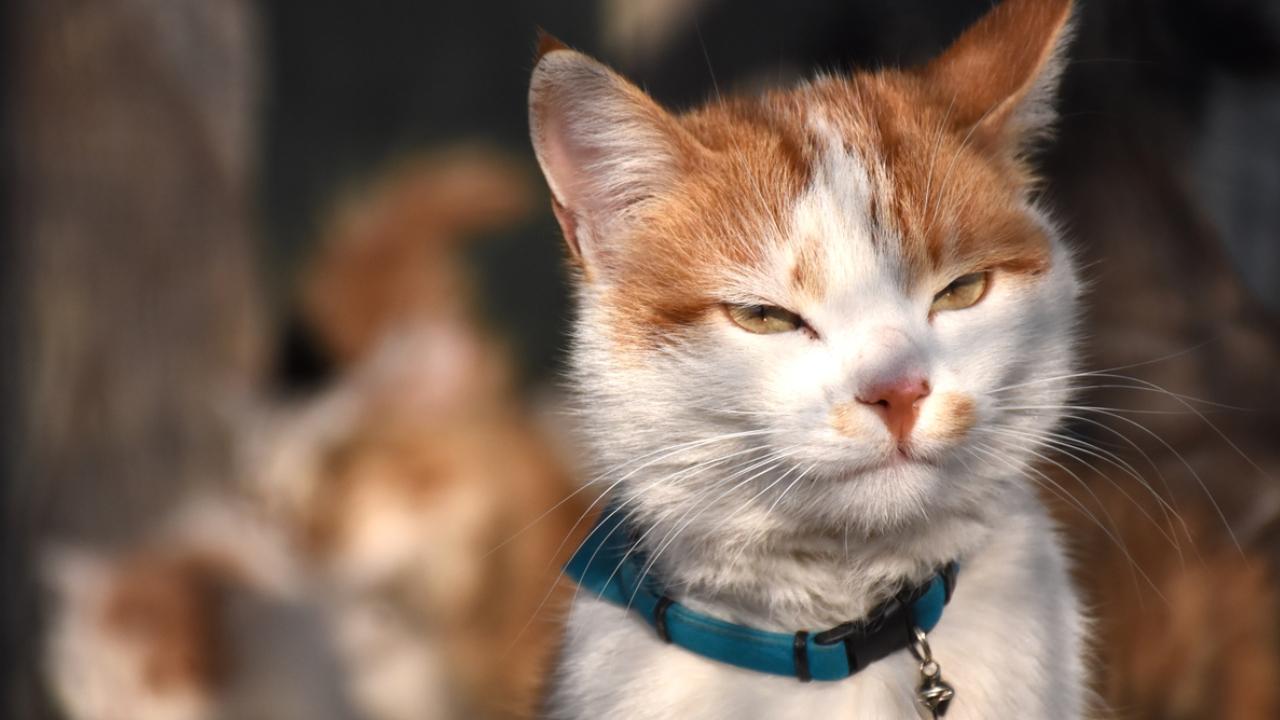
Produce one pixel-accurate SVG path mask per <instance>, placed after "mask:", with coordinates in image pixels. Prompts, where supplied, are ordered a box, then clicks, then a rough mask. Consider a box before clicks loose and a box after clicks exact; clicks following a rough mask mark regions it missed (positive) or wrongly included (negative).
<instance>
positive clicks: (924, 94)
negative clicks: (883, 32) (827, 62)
mask: <svg viewBox="0 0 1280 720" xmlns="http://www.w3.org/2000/svg"><path fill="white" fill-rule="evenodd" d="M800 93H801V96H800V101H801V102H803V103H805V104H806V105H808V106H810V107H811V108H813V111H814V112H815V113H820V114H821V116H822V117H823V119H824V121H826V124H827V125H828V126H829V127H830V128H831V129H832V130H833V131H834V132H835V133H837V134H838V136H839V138H838V139H839V140H840V142H841V148H842V149H843V151H844V152H847V153H850V154H853V155H855V156H857V157H858V158H859V159H860V160H861V161H862V162H863V163H864V164H865V165H866V166H867V169H868V173H869V177H870V180H871V183H872V186H873V196H872V200H871V207H869V208H868V216H869V217H871V218H872V219H873V221H874V222H875V224H876V226H877V227H875V228H872V235H873V237H875V238H876V239H877V240H884V239H886V238H892V239H894V240H895V241H896V242H898V243H899V247H898V250H899V251H900V254H901V256H902V258H903V260H904V261H905V263H904V264H905V267H906V270H907V272H908V277H907V278H906V281H907V284H908V286H914V285H916V284H918V283H920V282H927V281H934V282H936V281H937V279H938V276H941V277H944V278H949V277H951V276H954V275H957V274H963V273H965V272H972V271H976V270H982V269H996V268H999V269H1005V270H1011V271H1015V272H1039V271H1041V270H1043V269H1044V268H1045V267H1046V266H1047V264H1048V259H1049V249H1050V248H1049V242H1048V238H1047V237H1045V235H1044V233H1043V232H1042V231H1041V230H1040V229H1039V228H1038V227H1037V226H1036V225H1035V223H1034V222H1033V221H1032V220H1031V218H1030V217H1028V215H1027V214H1026V211H1025V209H1024V207H1023V206H1022V196H1023V194H1024V192H1025V190H1026V188H1027V187H1028V186H1029V185H1030V184H1031V183H1032V181H1033V178H1032V176H1031V174H1030V171H1029V169H1028V168H1027V167H1026V166H1024V165H1023V164H1021V163H1019V162H1016V161H1014V160H1011V159H1009V158H1007V157H1005V156H1002V155H1000V154H995V153H991V152H987V151H986V149H985V148H983V147H982V146H979V145H975V143H974V142H973V140H974V138H973V136H972V135H970V134H968V133H967V132H957V130H956V129H955V128H953V127H952V126H951V124H950V115H951V113H952V110H953V109H952V108H951V107H949V106H939V105H937V104H936V103H935V102H934V101H933V99H932V97H931V96H930V94H929V93H928V90H927V88H925V87H924V86H923V85H922V83H921V82H920V81H919V79H918V78H916V77H914V76H911V75H908V74H906V73H902V72H898V71H885V72H881V73H874V74H861V75H855V76H853V77H851V78H827V79H823V80H820V81H818V82H815V83H814V84H812V85H810V86H808V87H807V88H804V89H802V90H801V91H800Z"/></svg>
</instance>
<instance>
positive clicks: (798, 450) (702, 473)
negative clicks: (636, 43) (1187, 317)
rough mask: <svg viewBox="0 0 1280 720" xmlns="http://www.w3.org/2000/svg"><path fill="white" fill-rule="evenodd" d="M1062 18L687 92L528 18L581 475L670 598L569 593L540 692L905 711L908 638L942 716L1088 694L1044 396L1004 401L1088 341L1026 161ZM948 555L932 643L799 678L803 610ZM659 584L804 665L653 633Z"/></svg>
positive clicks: (1030, 3) (1064, 393)
mask: <svg viewBox="0 0 1280 720" xmlns="http://www.w3.org/2000/svg"><path fill="white" fill-rule="evenodd" d="M1070 24H1071V3H1070V2H1069V0H1005V2H1003V3H1001V4H1000V5H999V6H997V7H996V8H994V9H993V10H991V11H990V12H989V13H988V14H987V15H986V16H985V17H984V18H982V19H981V20H980V21H978V23H977V24H975V25H974V26H973V27H971V28H970V29H968V30H967V31H966V32H965V33H964V34H962V35H961V37H960V38H959V39H958V40H956V41H955V42H954V44H952V45H951V46H950V48H949V49H947V50H946V51H945V52H944V53H942V54H941V55H940V56H939V57H938V58H936V59H934V60H933V61H931V62H929V63H927V64H925V65H924V66H922V67H920V68H917V69H911V70H884V71H880V72H873V73H856V74H852V75H843V76H835V75H829V76H821V77H819V78H817V79H815V80H813V81H811V82H809V83H807V84H805V85H802V86H800V87H798V88H796V89H793V90H790V91H785V92H772V93H768V94H765V95H763V96H759V97H745V98H716V99H715V100H713V101H711V102H709V103H707V104H706V105H704V106H703V107H700V108H697V109H694V110H692V111H690V112H687V113H684V114H680V115H676V114H672V113H670V112H668V111H667V110H665V109H663V108H662V107H660V106H659V105H658V104H657V103H656V102H654V101H653V100H652V99H650V98H649V97H648V96H647V95H646V94H645V93H644V92H643V91H641V90H640V89H638V88H637V87H635V86H634V85H631V84H630V83H628V82H627V81H626V80H624V79H623V78H621V77H620V76H618V75H616V74H615V73H613V72H612V71H611V70H609V69H607V68H606V67H605V66H603V65H601V64H600V63H598V62H596V61H595V60H592V59H590V58H588V57H587V56H585V55H582V54H580V53H578V52H575V51H573V50H570V49H568V48H567V47H566V46H564V45H563V44H561V43H560V42H559V41H557V40H554V39H552V38H550V37H544V39H543V41H542V42H541V44H540V48H539V55H538V59H537V62H536V65H535V67H534V69H533V73H532V79H531V85H530V90H529V115H530V126H531V137H532V143H533V147H534V151H535V154H536V156H537V159H538V162H539V165H540V166H541V168H542V171H543V174H544V177H545V178H546V181H547V184H548V185H549V187H550V191H551V196H552V208H553V211H554V213H555V215H556V217H557V219H558V221H559V223H560V226H561V229H562V231H563V234H564V238H565V241H566V246H567V249H568V253H569V255H570V258H571V263H572V266H573V267H574V269H575V271H576V291H577V297H578V317H577V319H576V322H575V326H574V344H573V351H572V358H571V361H572V380H573V386H574V387H575V389H576V391H577V393H578V397H579V404H580V412H581V414H582V416H583V419H584V421H583V429H584V433H583V435H584V438H585V442H586V445H587V447H588V448H589V451H590V453H591V455H592V459H593V460H594V462H595V464H596V465H597V469H598V471H599V472H598V474H597V475H596V476H595V478H596V479H595V480H593V482H597V483H600V484H601V485H602V486H604V487H607V489H608V495H607V497H608V500H607V501H605V502H607V503H608V504H607V507H608V508H611V509H610V510H608V511H607V515H606V516H609V515H613V516H617V517H620V518H622V519H623V525H622V526H621V527H622V532H623V534H624V535H625V536H626V537H627V538H628V542H629V545H630V547H632V548H633V551H634V552H635V553H636V554H637V555H638V556H639V557H642V558H645V559H646V560H645V562H644V565H643V566H641V567H640V569H639V571H638V574H639V575H641V576H643V575H651V576H652V577H651V584H650V585H649V586H646V587H657V588H658V590H655V591H654V592H655V593H658V592H661V593H665V597H663V598H661V599H660V600H658V601H657V603H656V604H655V605H654V608H655V609H654V611H653V617H651V618H650V619H649V620H648V622H646V620H645V619H642V618H641V617H640V616H639V614H638V613H635V612H630V613H629V612H628V610H627V609H626V608H625V607H622V606H621V605H626V604H629V603H627V602H612V601H610V600H609V599H606V598H605V597H602V596H598V595H597V594H596V593H593V592H592V591H591V590H590V589H587V588H580V591H579V593H578V595H577V596H576V598H575V600H574V604H573V606H572V610H571V614H570V617H569V619H568V627H567V630H566V634H565V638H564V644H563V648H562V657H561V659H560V662H559V665H558V668H557V671H556V676H555V679H554V681H553V687H552V690H551V693H550V696H549V698H548V700H547V707H546V711H547V714H548V715H549V716H550V717H555V718H595V717H610V718H669V717H679V718H709V717H767V718H808V717H826V716H831V717H870V718H896V717H912V716H914V715H915V714H916V713H917V712H918V711H919V710H921V709H922V704H921V702H920V701H919V700H918V699H917V686H918V685H919V684H921V682H922V674H923V672H922V671H923V669H924V666H923V665H924V664H923V663H921V662H918V661H917V660H916V659H915V658H913V652H914V653H919V654H920V655H921V656H925V657H927V655H926V654H925V653H926V652H927V651H928V650H930V649H931V651H932V658H933V659H935V660H936V662H937V664H938V666H940V669H941V675H942V678H943V679H944V680H945V681H946V682H947V683H948V684H949V685H950V686H951V687H952V688H954V698H953V700H952V701H951V704H950V706H949V712H948V714H947V717H951V718H1015V717H1016V718H1074V717H1080V716H1082V715H1083V714H1084V713H1085V712H1086V711H1087V710H1088V709H1089V708H1090V705H1091V703H1092V699H1091V698H1090V697H1089V696H1088V693H1087V691H1086V689H1085V688H1086V670H1085V644H1086V642H1085V638H1086V634H1087V627H1088V623H1087V620H1086V618H1085V616H1084V614H1083V612H1082V610H1081V608H1080V606H1079V602H1078V600H1077V598H1076V594H1075V591H1074V590H1073V588H1072V586H1071V584H1070V580H1069V573H1068V563H1067V558H1066V553H1065V552H1064V549H1063V547H1062V543H1061V541H1060V540H1059V538H1058V537H1057V531H1056V528H1055V525H1054V524H1053V522H1052V521H1051V519H1050V517H1049V515H1048V513H1047V511H1046V509H1045V508H1044V507H1043V506H1042V504H1041V503H1040V501H1039V500H1038V497H1037V488H1036V485H1035V482H1034V478H1033V477H1032V476H1031V475H1030V474H1029V473H1028V468H1029V467H1030V465H1031V464H1032V462H1033V460H1034V459H1035V458H1034V455H1033V453H1032V452H1030V450H1031V449H1032V447H1033V445H1032V444H1031V443H1030V442H1029V441H1028V440H1025V439H1023V438H1029V437H1034V436H1035V435H1036V434H1037V433H1040V432H1043V431H1045V430H1047V429H1048V428H1050V427H1052V426H1053V425H1054V424H1055V423H1056V422H1057V418H1056V417H1054V416H1053V415H1052V414H1047V413H1039V414H1035V415H1028V414H1025V413H1020V412H1018V409H1019V408H1022V407H1027V406H1061V405H1063V403H1064V402H1066V400H1067V399H1068V397H1069V394H1070V387H1069V384H1068V382H1067V380H1066V378H1067V377H1068V376H1069V375H1070V374H1071V372H1072V370H1073V368H1074V367H1075V362H1076V358H1075V352H1074V348H1075V345H1076V338H1077V334H1078V329H1077V326H1076V325H1077V324H1076V314H1077V306H1078V302H1079V296H1080V294H1081V292H1082V283H1081V281H1080V280H1079V279H1078V278H1077V276H1076V272H1075V270H1074V264H1073V259H1072V253H1071V251H1070V249H1069V247H1068V246H1067V244H1066V241H1065V240H1064V238H1063V237H1062V233H1061V232H1060V230H1059V229H1058V228H1057V227H1056V226H1055V225H1054V223H1053V221H1052V219H1051V218H1050V217H1049V216H1048V215H1047V214H1046V213H1045V212H1044V211H1043V210H1041V209H1040V208H1039V207H1038V206H1037V205H1036V203H1035V190H1036V177H1035V174H1034V172H1033V170H1032V168H1031V165H1030V161H1029V159H1028V154H1029V153H1030V151H1031V150H1032V149H1033V148H1034V146H1035V143H1036V141H1037V140H1040V139H1041V138H1042V137H1043V136H1044V135H1045V134H1046V133H1047V132H1048V130H1049V129H1050V125H1051V123H1052V120H1053V112H1052V99H1053V95H1054V91H1055V87H1056V82H1057V79H1058V76H1059V74H1060V71H1061V66H1062V62H1061V58H1062V54H1063V48H1064V46H1065V44H1066V42H1067V40H1068V37H1069V35H1070ZM992 446H994V447H995V448H997V450H991V449H989V448H990V447H992ZM591 560H592V558H590V557H588V558H585V563H584V565H583V566H582V567H585V568H587V571H586V572H589V570H590V564H591ZM575 563H576V560H575ZM625 563H626V556H625V555H624V556H623V558H622V560H621V561H620V562H616V563H613V564H615V565H617V566H618V569H622V568H621V566H622V565H624V564H625ZM949 563H958V565H959V568H960V569H959V573H958V577H956V578H955V580H956V582H955V586H954V597H953V598H951V602H950V604H949V605H948V606H947V607H946V608H945V612H944V613H943V615H942V618H941V621H940V622H939V623H938V624H937V626H936V629H933V630H932V631H931V632H929V633H928V635H927V638H926V640H927V647H920V646H919V645H916V646H914V647H913V648H912V651H911V652H909V651H908V649H907V648H905V647H904V645H906V644H910V642H911V641H910V639H908V640H906V641H904V642H902V643H899V644H898V645H897V646H896V647H897V651H896V652H892V653H891V654H889V655H888V656H887V657H884V658H883V659H881V660H879V661H877V662H873V663H870V664H869V665H867V667H865V668H863V669H861V670H860V671H859V672H857V673H856V674H854V675H853V676H852V677H850V678H848V679H845V680H842V681H839V682H822V681H815V682H811V683H803V682H801V680H803V679H806V678H805V675H806V674H807V673H808V671H809V669H808V668H807V667H806V658H807V657H809V656H808V655H806V652H808V651H807V650H805V648H806V647H811V645H807V644H806V643H810V640H809V639H808V638H809V636H806V635H803V634H799V633H804V632H809V633H817V632H818V631H823V630H825V629H828V628H835V627H837V626H841V624H843V623H847V622H850V621H859V620H862V619H866V618H867V616H868V614H869V613H870V612H871V611H872V610H873V609H879V608H884V607H889V606H890V605H887V604H886V603H891V601H892V598H893V597H895V596H898V597H901V593H902V592H903V590H904V588H913V587H917V586H921V587H923V585H922V584H923V583H925V582H926V581H927V580H928V579H929V578H930V577H934V576H935V573H936V572H937V569H938V568H939V567H945V566H947V564H949ZM610 569H613V568H610ZM605 572H606V573H607V572H608V570H606V571H605ZM612 577H614V576H610V580H606V581H605V583H604V584H605V585H606V586H607V585H608V583H609V582H610V581H611V579H612ZM928 587H932V585H930V586H928ZM948 587H950V585H949V584H948ZM636 592H638V590H636V591H635V592H633V593H632V597H633V598H634V596H635V594H636ZM948 594H950V591H949V592H948ZM672 607H679V608H681V612H682V613H683V614H682V615H680V617H689V616H690V615H692V616H696V617H699V618H702V619H703V621H704V623H705V624H709V625H712V626H717V627H723V626H724V623H732V624H734V625H737V626H745V627H746V628H749V629H750V632H752V633H760V632H761V631H766V632H773V633H777V634H779V636H783V637H785V635H784V634H788V635H789V634H791V633H797V635H796V637H797V640H796V642H797V644H798V646H799V647H800V648H801V649H800V650H799V651H797V653H796V657H795V661H794V668H793V671H794V676H792V677H780V676H778V675H784V674H787V673H783V672H778V673H777V674H770V673H766V672H760V671H758V670H755V669H745V668H743V667H735V666H734V664H733V663H737V664H739V665H741V664H745V663H746V662H747V661H746V660H745V659H743V658H729V659H730V660H731V661H733V662H718V661H715V660H712V659H709V658H707V657H702V656H701V655H699V654H698V653H695V652H692V651H690V650H689V649H686V647H685V646H684V645H681V644H670V643H666V642H664V640H663V638H662V636H663V635H664V634H665V636H666V637H668V638H670V637H672V635H671V632H672V631H671V630H670V628H669V627H668V626H667V625H666V624H665V623H666V618H667V617H668V616H669V613H670V612H672V611H671V609H670V608H672ZM658 608H661V609H658ZM664 613H667V614H664ZM650 625H653V627H650ZM851 663H852V661H851ZM935 669H936V668H935ZM789 672H792V671H791V670H788V673H789Z"/></svg>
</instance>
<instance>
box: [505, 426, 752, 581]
mask: <svg viewBox="0 0 1280 720" xmlns="http://www.w3.org/2000/svg"><path fill="white" fill-rule="evenodd" d="M769 432H770V431H769V430H748V431H743V432H735V433H729V434H726V435H717V436H715V437H711V438H704V439H702V440H695V441H691V442H683V443H679V444H676V445H668V446H667V447H664V448H659V449H658V450H654V451H653V452H650V453H645V454H644V455H641V456H640V457H637V458H631V459H630V460H628V461H627V462H624V463H621V464H619V465H617V466H614V467H612V468H609V469H607V470H604V471H602V472H600V473H599V474H597V475H596V476H595V477H593V478H591V479H590V480H587V481H586V482H584V483H583V484H582V487H579V488H578V489H577V490H574V491H573V492H571V493H569V494H568V495H566V496H564V497H563V498H561V499H560V500H559V501H558V502H557V503H556V504H554V505H552V506H551V507H549V508H547V509H546V510H545V511H544V512H543V513H542V514H541V515H539V516H538V517H536V518H534V519H533V520H531V521H529V523H528V524H527V525H525V526H524V527H522V528H520V529H519V530H517V531H516V532H515V534H513V535H511V536H510V537H508V538H507V539H506V540H503V541H502V542H500V543H498V544H497V545H495V546H494V547H493V548H492V549H490V550H489V551H488V552H486V553H485V554H484V555H483V556H481V559H484V558H487V557H489V556H490V555H492V554H494V553H495V552H497V551H499V550H501V549H502V548H504V547H506V546H507V545H509V544H510V543H511V542H512V541H514V540H516V539H517V538H519V537H520V536H521V535H524V534H525V533H526V532H528V531H529V530H530V529H531V528H533V527H534V526H535V525H537V524H538V523H539V522H541V521H543V520H545V519H546V517H547V516H548V515H550V514H551V513H553V512H555V511H556V509H557V508H559V507H560V506H562V505H564V504H565V503H567V502H569V501H570V500H572V499H573V498H574V497H575V496H577V495H578V493H581V492H583V491H584V490H587V489H588V488H590V487H591V486H593V485H594V484H595V483H597V482H599V481H601V480H603V479H604V478H605V477H606V476H608V475H609V474H610V473H613V472H617V471H618V470H621V469H623V468H625V467H627V466H629V465H631V464H632V463H635V462H638V461H640V460H643V459H645V458H647V457H651V456H653V455H657V454H659V453H664V452H666V451H670V452H666V454H663V455H662V456H661V457H658V458H654V459H652V460H650V461H649V462H646V463H645V464H643V465H641V466H640V467H638V468H636V469H635V470H633V471H632V472H630V473H628V474H627V475H626V476H625V477H623V478H622V480H625V479H626V478H628V477H631V476H632V475H634V474H635V473H636V472H638V471H639V470H643V469H644V468H646V467H649V466H651V465H653V464H654V463H657V462H661V461H662V460H665V459H667V458H670V457H672V456H673V455H676V454H677V453H679V452H682V451H684V450H691V449H694V448H697V447H702V446H705V445H709V444H712V443H716V442H722V441H724V440H733V439H738V438H743V437H751V436H755V435H765V434H767V433H769ZM617 484H618V483H616V482H615V483H613V484H611V485H610V486H609V487H608V488H606V489H605V490H604V491H603V493H608V492H609V490H612V489H613V488H614V487H616V486H617ZM603 493H602V494H603ZM596 501H597V502H598V501H599V498H596ZM595 506H596V503H595V502H593V503H591V505H590V506H589V507H587V509H586V511H585V512H584V513H583V514H582V515H581V516H580V517H579V518H578V521H577V522H575V523H574V524H573V527H571V528H570V530H569V531H570V533H572V532H573V530H576V529H577V527H578V525H580V524H581V523H582V520H583V518H585V517H586V516H587V515H588V514H590V512H591V509H592V508H594V507H595ZM563 549H564V548H563V547H559V548H556V553H555V555H553V557H554V556H558V555H559V553H560V551H561V550H563Z"/></svg>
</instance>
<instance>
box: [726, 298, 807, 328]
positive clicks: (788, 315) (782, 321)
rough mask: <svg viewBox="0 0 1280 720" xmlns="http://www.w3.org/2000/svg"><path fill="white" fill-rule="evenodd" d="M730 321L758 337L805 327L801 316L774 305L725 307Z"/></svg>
mask: <svg viewBox="0 0 1280 720" xmlns="http://www.w3.org/2000/svg"><path fill="white" fill-rule="evenodd" d="M724 308H725V312H727V313H728V314H729V319H730V320H733V322H734V323H735V324H737V326H738V327H740V328H742V329H743V330H746V331H747V332H751V333H756V334H757V335H772V334H773V333H784V332H791V331H793V330H799V329H800V328H802V327H804V320H802V319H800V316H799V315H797V314H795V313H793V312H791V311H790V310H785V309H783V308H780V307H774V306H773V305H725V306H724Z"/></svg>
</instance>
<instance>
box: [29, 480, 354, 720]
mask: <svg viewBox="0 0 1280 720" xmlns="http://www.w3.org/2000/svg"><path fill="white" fill-rule="evenodd" d="M44 560H45V562H44V570H45V573H44V574H45V581H46V582H45V584H46V587H47V589H48V591H49V592H50V594H51V595H52V599H53V603H52V612H51V624H50V628H49V632H48V636H47V637H46V639H45V652H44V653H43V659H44V664H45V668H44V670H45V677H46V678H47V680H48V685H49V688H50V690H51V691H52V693H53V695H54V696H55V698H56V700H57V702H58V704H59V706H60V709H61V711H62V713H63V715H65V716H66V717H68V718H71V719H72V720H218V719H219V718H250V717H270V718H276V719H278V720H290V719H293V718H297V719H299V720H301V718H316V719H317V720H353V718H355V717H356V716H355V715H354V714H353V711H352V710H351V708H350V707H349V706H348V705H347V704H346V702H345V700H344V698H343V697H342V696H341V694H340V692H338V691H337V688H340V687H341V685H342V679H343V676H344V674H343V669H342V666H341V661H340V659H339V658H338V657H337V654H336V650H335V648H334V647H333V646H332V639H333V638H332V636H331V633H330V631H329V629H328V625H327V623H326V616H325V613H324V611H323V608H321V607H320V606H319V605H317V604H316V603H315V602H313V600H312V599H311V598H309V597H308V596H307V592H306V581H305V577H304V574H303V572H302V568H301V567H300V566H299V565H298V563H297V561H296V557H295V556H294V555H293V554H292V553H291V552H290V551H289V549H288V545H287V543H286V542H285V539H284V538H283V537H282V535H281V533H280V531H279V528H277V527H275V526H274V525H273V524H271V523H269V522H266V521H265V519H264V518H263V516H262V514H261V513H260V512H258V511H257V510H256V509H255V508H253V507H251V506H250V505H249V504H247V503H245V502H243V501H242V500H239V499H235V498H231V497H224V496H219V495H198V496H193V497H190V498H188V499H187V500H186V501H185V503H184V504H183V505H182V506H181V507H180V508H178V509H177V510H176V511H175V512H174V513H173V514H172V515H170V516H168V517H166V518H164V519H163V520H161V521H160V522H159V523H157V527H156V528H153V530H152V532H150V533H148V534H147V536H146V537H144V538H143V539H142V540H141V541H140V542H138V543H136V544H134V545H132V546H129V547H125V548H119V549H115V550H112V551H106V550H103V549H100V548H91V547H87V546H83V545H80V544H70V543H63V544H60V545H58V546H54V547H51V548H49V549H48V550H47V552H46V557H45V559H44Z"/></svg>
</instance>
